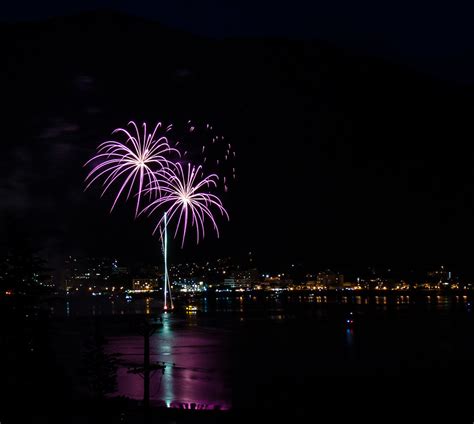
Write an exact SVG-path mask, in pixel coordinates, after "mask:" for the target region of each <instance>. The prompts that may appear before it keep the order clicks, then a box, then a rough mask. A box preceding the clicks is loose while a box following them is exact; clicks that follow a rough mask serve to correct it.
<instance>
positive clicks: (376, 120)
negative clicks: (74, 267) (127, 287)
mask: <svg viewBox="0 0 474 424" xmlns="http://www.w3.org/2000/svg"><path fill="white" fill-rule="evenodd" d="M97 4H98V3H97V2H94V5H97ZM99 4H100V5H101V6H108V7H110V2H109V3H107V2H99ZM114 7H115V8H116V9H118V10H121V11H122V12H124V11H125V12H129V13H131V14H134V15H138V16H145V17H146V18H147V19H146V20H143V19H142V18H139V19H136V18H134V17H131V16H124V15H113V14H112V15H110V14H107V13H105V14H104V13H102V14H91V15H84V16H80V17H77V18H67V19H64V18H58V19H55V20H48V21H44V18H51V17H54V16H63V15H76V14H77V13H78V12H80V11H82V10H84V9H92V8H95V6H94V7H93V6H92V3H88V2H84V1H81V2H67V3H66V2H64V3H63V2H57V3H56V4H54V3H51V2H46V3H45V2H43V3H41V5H38V4H37V3H36V2H35V3H33V2H31V4H30V5H29V7H26V6H25V4H24V3H21V4H20V3H12V4H10V5H9V6H8V8H7V9H6V10H4V11H3V17H4V20H6V21H8V25H6V24H4V25H3V26H0V29H1V30H2V32H3V36H2V37H1V40H2V41H1V43H2V51H3V52H4V55H3V60H5V64H4V66H2V71H1V74H0V81H1V84H2V86H1V88H2V93H4V96H5V102H4V103H5V104H8V108H7V111H6V114H4V117H6V118H7V119H5V122H4V128H3V138H2V143H3V145H2V146H3V156H2V158H1V165H2V172H3V173H2V184H1V185H0V194H1V200H0V205H1V212H2V216H3V217H5V218H4V219H2V224H3V225H2V229H1V232H2V238H3V239H4V240H5V239H6V237H5V234H13V233H15V231H16V232H17V233H18V232H19V231H20V229H21V231H23V232H24V233H26V234H29V235H30V236H31V237H32V238H33V239H34V243H35V244H36V245H38V246H39V247H41V248H43V249H44V251H46V252H49V253H48V254H49V255H51V256H52V257H55V258H58V257H60V256H61V255H64V254H67V253H69V252H78V253H90V254H109V253H110V254H111V255H114V256H123V257H128V258H131V259H134V260H137V259H143V260H151V259H153V258H156V255H155V252H156V251H158V248H157V245H156V239H155V240H153V239H152V238H151V236H150V232H151V231H150V230H151V224H150V222H147V221H146V220H139V221H138V222H134V221H133V212H132V208H131V207H130V208H127V207H126V206H122V207H120V208H118V210H117V212H116V213H114V214H112V215H109V214H108V208H109V204H110V202H109V200H108V199H99V193H98V191H94V190H92V191H90V192H87V193H85V194H84V193H83V187H84V186H83V182H82V181H83V178H84V171H83V169H82V164H83V163H84V162H85V160H87V159H88V158H89V157H90V155H91V154H92V152H93V151H94V148H95V146H96V145H97V144H98V143H99V142H100V141H103V140H104V138H106V137H107V136H108V135H109V134H110V131H111V130H112V129H113V128H115V127H117V126H123V125H125V124H126V122H127V121H128V120H129V119H135V120H137V121H141V120H147V121H149V122H154V121H156V120H171V121H172V120H176V119H187V118H193V119H202V120H208V121H210V122H213V123H215V125H216V126H218V127H219V128H220V129H221V131H222V133H224V134H225V135H226V137H227V138H228V139H230V140H232V143H233V144H234V145H235V147H236V150H237V152H238V154H239V158H240V163H239V164H238V170H239V181H238V184H236V187H235V189H234V190H233V191H232V192H231V193H230V194H229V196H227V197H226V198H225V201H226V205H227V206H228V209H229V213H230V215H231V222H230V223H228V224H227V223H224V224H222V239H221V240H215V238H214V237H212V236H211V237H209V238H208V239H207V240H206V242H205V243H204V244H201V245H200V246H199V247H198V248H196V247H193V246H191V245H188V246H187V247H186V249H184V250H183V251H180V250H179V249H177V248H174V251H173V252H172V253H173V255H175V256H174V257H175V259H176V260H181V259H185V258H194V257H198V258H200V257H206V256H208V255H209V256H216V255H223V254H232V255H241V256H245V254H246V253H247V252H248V251H249V250H252V251H253V252H254V254H255V255H256V257H257V259H258V260H260V261H261V262H262V263H265V264H268V265H269V266H273V267H275V268H278V267H279V266H282V267H283V266H285V265H286V264H287V263H291V262H294V261H304V262H305V263H306V264H310V265H311V266H313V267H314V268H316V269H317V268H318V267H325V266H333V265H334V266H340V267H344V266H358V265H364V266H365V265H373V264H383V265H385V264H386V265H392V264H400V266H404V267H414V266H415V267H416V266H418V265H425V264H428V265H435V264H440V263H445V264H447V265H451V266H453V267H458V268H464V269H469V268H470V266H469V265H470V261H471V255H470V251H469V250H468V249H466V248H465V246H466V245H467V244H468V243H470V240H472V238H473V236H474V225H473V223H472V216H473V215H474V210H473V203H474V202H473V199H474V175H473V169H474V168H473V166H472V161H473V159H474V149H473V148H472V147H471V146H472V138H473V137H474V134H473V133H474V131H473V129H472V126H471V117H472V113H473V112H474V111H473V99H474V96H473V91H472V87H471V84H470V81H471V77H470V73H469V70H470V69H471V68H469V66H471V65H470V64H471V62H472V50H471V44H472V39H473V37H472V33H473V31H474V30H473V29H472V27H471V25H470V24H469V22H468V18H469V16H470V15H471V14H470V10H469V8H467V6H463V5H461V4H459V5H457V6H456V4H455V3H450V5H449V9H442V8H438V7H437V6H434V5H432V4H429V3H425V4H422V3H420V2H416V5H415V4H413V5H412V4H410V3H408V2H406V3H403V2H397V3H396V6H390V4H387V3H386V2H385V3H382V2H377V3H375V2H374V3H373V4H369V3H360V2H359V3H358V4H357V8H355V6H353V2H349V1H347V2H331V3H330V5H329V3H328V4H326V5H312V6H308V5H304V4H303V2H301V3H298V2H292V3H291V7H290V5H288V6H287V7H286V8H285V7H283V6H275V5H273V4H271V3H262V2H259V4H258V6H256V5H254V4H252V3H250V2H234V3H232V2H226V3H225V6H224V5H223V4H221V3H219V2H209V1H204V2H199V7H197V6H196V5H195V3H194V2H188V3H186V2H172V3H169V2H167V3H163V4H161V3H156V4H155V5H154V6H150V5H147V4H146V3H145V2H143V3H141V2H133V3H131V4H127V3H126V2H114ZM471 8H472V6H471ZM30 20H34V21H35V22H36V23H31V22H30ZM19 21H20V23H19ZM21 22H22V23H21ZM12 24H13V25H12ZM160 24H164V25H165V26H166V27H169V28H174V29H175V30H173V29H172V30H163V29H162V27H160ZM181 30H186V32H189V33H190V34H186V32H185V33H183V32H181ZM195 34H200V35H201V37H197V36H196V35H195ZM230 36H232V37H233V38H232V39H227V37H230ZM270 36H279V38H278V39H270V38H269V37H270ZM216 38H217V39H216ZM313 40H314V41H313ZM472 75H474V73H472ZM7 238H8V237H7Z"/></svg>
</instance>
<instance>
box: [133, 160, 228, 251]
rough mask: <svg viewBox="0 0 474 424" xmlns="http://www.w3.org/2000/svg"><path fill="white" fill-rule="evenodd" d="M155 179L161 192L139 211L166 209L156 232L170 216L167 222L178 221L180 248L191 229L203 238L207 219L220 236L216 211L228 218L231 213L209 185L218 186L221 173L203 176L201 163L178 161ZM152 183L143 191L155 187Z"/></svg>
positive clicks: (150, 212) (176, 233)
mask: <svg viewBox="0 0 474 424" xmlns="http://www.w3.org/2000/svg"><path fill="white" fill-rule="evenodd" d="M156 180H157V182H153V184H159V186H160V190H161V195H160V196H158V197H157V198H156V199H155V200H153V201H152V203H150V204H149V205H148V206H146V207H145V208H144V209H143V210H142V211H141V212H140V213H148V215H149V216H150V215H152V214H153V213H155V212H156V211H158V210H160V211H163V212H164V213H163V214H162V218H161V219H160V220H159V221H158V223H157V224H156V226H155V229H154V231H153V233H155V232H156V230H157V229H160V232H161V231H162V230H161V229H162V225H163V223H164V219H166V218H165V217H166V216H167V220H168V224H167V225H169V223H171V222H175V223H176V224H175V225H176V229H175V232H174V237H175V238H176V236H177V235H178V233H179V232H181V234H182V241H181V247H183V246H184V241H185V239H186V235H187V233H188V231H189V230H190V229H191V228H194V229H195V231H196V241H197V243H199V241H200V239H202V238H204V236H205V228H204V227H205V222H206V221H207V220H209V221H210V222H211V223H212V226H213V228H214V231H215V232H216V233H217V236H218V237H219V228H218V226H217V223H216V219H215V217H214V215H213V210H217V211H218V212H219V213H220V214H221V215H222V216H225V217H226V218H227V219H229V215H228V213H227V211H226V210H225V209H224V206H223V205H222V201H221V200H220V198H219V197H218V196H216V195H214V194H211V193H209V188H211V187H216V186H217V181H218V176H217V175H216V174H210V175H208V176H204V175H203V172H202V167H201V166H197V167H196V166H192V165H191V164H190V163H188V164H187V166H183V165H182V164H181V163H176V164H173V165H170V166H169V167H168V168H163V169H161V171H159V172H158V173H157V174H156ZM153 184H152V186H151V187H149V188H147V189H145V190H144V192H145V193H147V192H149V191H150V190H151V191H153V190H156V188H155V187H154V186H153Z"/></svg>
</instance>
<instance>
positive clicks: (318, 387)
mask: <svg viewBox="0 0 474 424" xmlns="http://www.w3.org/2000/svg"><path fill="white" fill-rule="evenodd" d="M472 301H473V299H472V298H471V297H470V296H462V295H458V296H456V295H442V294H440V295H437V294H430V295H426V294H423V295H421V294H418V295H411V296H398V295H397V296H395V295H386V296H373V295H365V296H364V295H361V296H355V295H354V296H352V295H351V296H345V295H342V294H339V295H335V294H332V295H321V296H319V295H316V294H314V295H299V294H293V293H292V294H287V293H284V294H279V295H273V294H272V295H270V294H259V295H248V294H245V295H242V296H228V297H220V298H217V299H215V298H209V299H200V300H197V301H196V302H195V303H196V305H197V306H198V307H199V312H198V313H195V314H185V313H184V312H183V313H180V312H179V310H178V311H177V312H173V313H172V314H167V315H163V326H162V327H160V328H159V329H158V331H157V332H156V334H155V335H153V336H152V339H151V354H152V361H158V362H162V361H164V362H165V364H166V366H167V367H166V370H165V372H164V374H161V372H160V371H159V372H157V373H156V374H155V375H154V377H153V378H152V383H151V397H152V399H153V401H154V402H155V403H156V404H160V403H161V404H166V405H167V406H170V407H180V406H181V407H182V405H186V406H188V407H189V405H190V404H191V403H195V404H196V405H197V407H199V408H206V409H212V408H221V409H228V408H234V409H235V408H237V409H246V408H253V409H257V410H260V409H261V410H265V409H272V410H275V408H277V409H278V408H287V409H291V408H294V409H295V411H305V413H306V412H307V411H308V410H321V409H325V408H326V409H331V408H336V410H338V408H339V407H340V405H341V404H342V405H345V407H346V408H349V409H350V408H359V407H360V406H361V405H366V407H368V406H370V407H371V408H374V407H379V408H381V407H383V408H386V409H387V410H393V408H395V406H397V405H398V406H397V407H396V410H397V411H398V412H400V411H402V412H403V411H404V410H405V409H406V410H407V411H408V410H409V408H410V407H412V408H413V406H416V407H417V408H421V409H422V410H423V408H428V409H432V408H434V407H436V408H438V409H439V411H440V413H441V412H446V411H448V410H452V409H456V410H459V409H462V410H463V412H464V413H465V414H469V413H470V412H471V411H470V405H471V404H472V402H473V400H474V396H473V394H474V390H473V389H471V388H470V385H468V386H466V382H470V381H471V380H472V377H474V320H473V312H472V306H471V305H472ZM159 306H160V303H159V301H158V300H153V299H149V300H146V299H137V300H133V301H131V302H125V301H123V300H120V299H116V300H114V301H113V303H112V300H109V299H100V300H97V299H96V300H94V302H93V303H90V302H83V301H81V302H79V301H76V300H74V299H72V300H71V301H70V302H69V304H68V305H66V306H65V307H64V309H62V310H61V311H60V310H55V311H54V312H55V313H56V314H59V315H65V316H68V317H69V318H68V319H73V318H74V317H75V316H79V315H84V314H85V315H87V314H89V315H94V314H95V315H103V316H108V317H109V320H111V321H114V317H117V318H119V317H121V319H122V321H121V322H122V324H120V325H119V326H118V327H115V328H114V329H113V331H110V334H109V337H108V339H109V346H108V349H109V350H110V351H113V352H118V353H121V354H122V366H121V368H120V370H119V375H118V394H121V395H125V396H128V397H132V398H135V399H140V398H141V397H142V396H143V380H142V379H141V377H140V376H138V375H134V374H130V373H128V372H127V371H128V368H129V367H130V366H131V365H132V364H133V363H139V362H140V360H141V358H142V357H143V338H142V337H140V336H139V335H137V334H136V333H133V331H130V329H129V328H125V327H124V325H123V322H124V321H123V319H124V317H125V321H126V319H127V317H129V316H133V315H141V314H143V315H144V316H147V317H150V318H154V317H158V316H160V315H161V313H160V310H159ZM348 319H350V320H352V321H353V322H352V323H348V322H347V321H348ZM410 405H411V406H410ZM400 408H401V409H400ZM331 410H332V409H331ZM384 410H385V409H384ZM400 413H401V412H400Z"/></svg>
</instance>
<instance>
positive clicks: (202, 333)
mask: <svg viewBox="0 0 474 424" xmlns="http://www.w3.org/2000/svg"><path fill="white" fill-rule="evenodd" d="M192 321H193V320H192V319H191V322H188V321H185V320H180V319H178V318H176V317H175V316H173V315H171V314H167V315H164V317H163V326H162V327H160V328H159V329H158V331H157V332H156V333H155V334H154V335H153V336H152V337H151V339H150V361H151V363H157V362H159V363H162V362H163V363H164V364H165V365H166V368H165V370H164V372H162V371H157V372H156V373H155V374H154V375H153V377H152V379H151V383H150V398H151V400H152V402H153V401H154V403H156V404H166V405H167V406H168V407H185V408H190V407H191V404H195V406H194V407H195V408H196V409H214V408H220V409H228V408H230V406H231V392H230V372H229V369H230V367H229V362H228V361H229V357H230V352H229V343H228V336H227V334H226V332H225V331H224V330H222V329H217V328H211V327H203V326H197V325H196V323H195V322H194V323H193V322H192ZM108 349H109V350H110V351H111V352H118V353H121V354H122V355H123V356H122V357H123V358H124V359H125V363H126V364H127V365H129V366H132V364H139V363H140V361H143V337H140V336H134V335H130V336H119V337H113V338H110V341H109V346H108ZM127 371H128V368H127V366H123V367H122V368H120V370H119V373H118V393H119V394H121V395H124V396H128V397H130V398H133V399H142V398H143V379H142V377H140V376H139V375H136V374H130V373H128V372H127Z"/></svg>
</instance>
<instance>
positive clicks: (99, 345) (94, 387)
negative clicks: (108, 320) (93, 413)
mask: <svg viewBox="0 0 474 424" xmlns="http://www.w3.org/2000/svg"><path fill="white" fill-rule="evenodd" d="M106 345H107V341H106V339H105V337H104V336H103V334H102V331H101V328H100V323H99V321H98V320H97V321H96V323H95V332H94V335H93V336H92V338H91V339H90V340H88V341H87V342H86V346H85V347H86V352H85V354H84V358H83V361H84V377H85V382H86V385H87V387H88V388H89V390H90V391H91V392H92V394H93V395H94V397H95V398H97V399H103V398H104V397H105V395H107V394H110V393H114V392H115V391H116V389H117V368H118V356H119V355H118V354H116V353H107V352H106V351H105V347H106Z"/></svg>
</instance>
